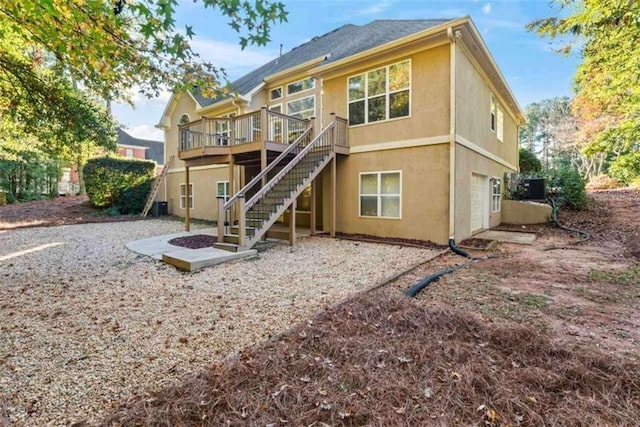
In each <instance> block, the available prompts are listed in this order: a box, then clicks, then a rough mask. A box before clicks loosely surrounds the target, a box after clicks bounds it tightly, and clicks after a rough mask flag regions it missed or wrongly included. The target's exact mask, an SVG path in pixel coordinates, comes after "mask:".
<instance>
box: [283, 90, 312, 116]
mask: <svg viewBox="0 0 640 427" xmlns="http://www.w3.org/2000/svg"><path fill="white" fill-rule="evenodd" d="M287 114H288V115H290V116H293V117H298V118H300V119H309V118H311V117H313V116H315V114H316V97H315V95H311V96H307V97H306V98H300V99H296V100H294V101H289V102H287Z"/></svg>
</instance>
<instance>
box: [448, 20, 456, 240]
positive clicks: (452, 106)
mask: <svg viewBox="0 0 640 427" xmlns="http://www.w3.org/2000/svg"><path fill="white" fill-rule="evenodd" d="M447 38H448V39H449V42H450V44H449V46H450V47H451V50H450V54H449V59H450V60H449V68H450V69H449V73H450V76H449V91H450V94H449V98H450V99H449V242H451V241H455V238H456V236H455V234H456V219H455V212H456V182H455V180H456V39H455V38H454V36H453V28H452V27H449V28H447Z"/></svg>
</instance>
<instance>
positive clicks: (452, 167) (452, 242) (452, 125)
mask: <svg viewBox="0 0 640 427" xmlns="http://www.w3.org/2000/svg"><path fill="white" fill-rule="evenodd" d="M459 37H460V32H459V31H455V32H454V31H453V27H449V28H447V38H448V39H449V42H450V45H449V46H450V47H451V52H450V55H449V58H450V63H449V68H450V76H449V86H450V87H449V89H450V100H449V248H451V250H452V251H453V252H454V253H456V254H458V255H460V256H463V257H467V258H471V255H469V253H468V252H466V251H463V250H462V249H460V248H459V247H457V246H456V113H457V110H456V38H459Z"/></svg>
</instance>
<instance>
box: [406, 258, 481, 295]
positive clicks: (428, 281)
mask: <svg viewBox="0 0 640 427" xmlns="http://www.w3.org/2000/svg"><path fill="white" fill-rule="evenodd" d="M469 264H471V263H470V262H468V263H466V264H463V265H462V266H467V265H469ZM462 266H460V265H459V266H457V267H450V268H445V269H444V270H441V271H438V272H437V273H433V274H430V275H429V276H427V277H425V278H424V279H422V280H421V281H419V282H418V283H416V284H415V285H413V286H412V287H410V288H409V290H408V291H407V293H406V295H407V296H408V297H409V298H415V296H416V295H418V292H420V291H421V290H423V289H424V288H426V287H427V286H429V285H430V284H431V283H433V282H435V281H437V280H438V279H440V278H441V277H442V276H444V275H445V274H449V273H453V272H454V271H456V270H459V269H460V268H462Z"/></svg>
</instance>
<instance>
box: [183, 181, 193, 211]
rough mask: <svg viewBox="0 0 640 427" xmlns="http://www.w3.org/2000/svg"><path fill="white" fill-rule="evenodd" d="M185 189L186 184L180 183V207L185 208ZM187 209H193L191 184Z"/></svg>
mask: <svg viewBox="0 0 640 427" xmlns="http://www.w3.org/2000/svg"><path fill="white" fill-rule="evenodd" d="M186 189H187V186H186V184H180V209H185V207H186V206H187V203H186V201H187V193H186ZM189 209H193V184H189Z"/></svg>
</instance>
